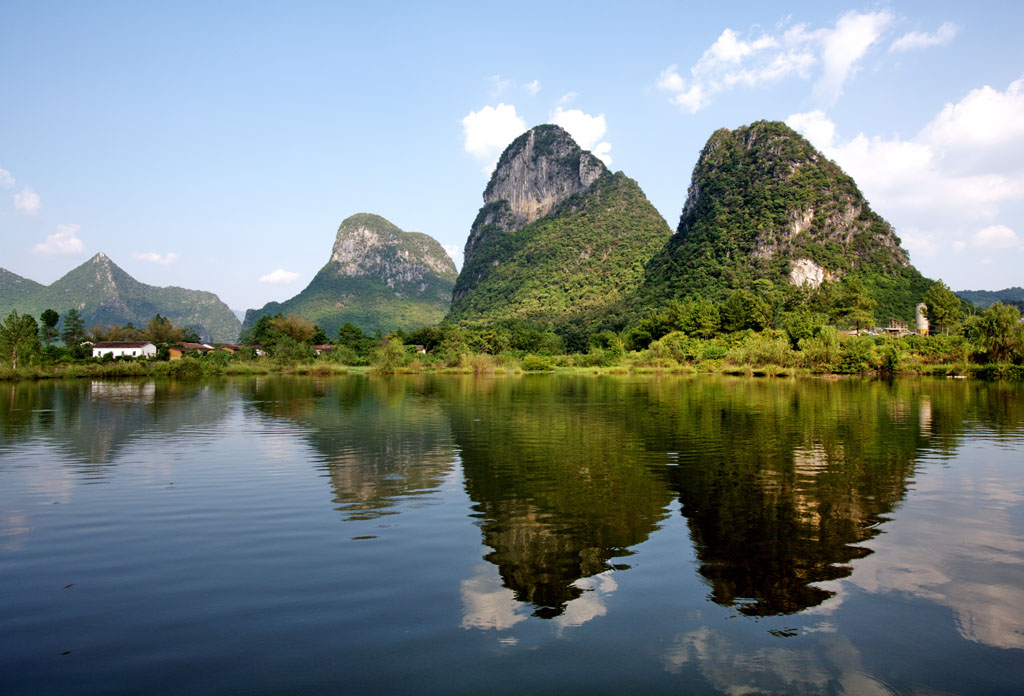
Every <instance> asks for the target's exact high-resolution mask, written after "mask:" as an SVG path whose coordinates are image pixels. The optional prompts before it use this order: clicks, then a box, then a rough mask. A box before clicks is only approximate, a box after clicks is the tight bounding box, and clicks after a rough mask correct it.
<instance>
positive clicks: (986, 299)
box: [956, 287, 1024, 309]
mask: <svg viewBox="0 0 1024 696" xmlns="http://www.w3.org/2000/svg"><path fill="white" fill-rule="evenodd" d="M956 294H957V297H960V298H961V299H964V300H967V301H968V302H970V303H971V304H973V305H975V306H977V307H979V308H981V309H988V308H989V307H991V306H992V305H994V304H995V303H996V302H1002V303H1003V304H1012V305H1016V306H1018V307H1024V288H1019V287H1012V288H1006V289H1005V290H960V291H959V292H957V293H956Z"/></svg>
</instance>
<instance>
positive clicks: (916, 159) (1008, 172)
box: [787, 78, 1024, 282]
mask: <svg viewBox="0 0 1024 696" xmlns="http://www.w3.org/2000/svg"><path fill="white" fill-rule="evenodd" d="M787 123H788V124H789V125H790V126H791V127H793V128H794V129H796V130H798V131H800V132H801V133H803V134H804V135H805V136H806V137H807V138H808V140H810V141H811V143H812V144H814V145H815V146H816V147H817V148H818V149H820V150H821V151H822V152H823V153H824V154H825V155H826V156H827V157H829V158H830V159H832V160H834V161H835V162H836V163H837V164H839V166H841V167H842V168H843V169H844V170H845V171H846V172H847V173H848V174H849V175H850V176H852V177H853V178H854V179H855V180H856V181H857V183H858V185H859V186H860V187H861V188H862V189H863V191H864V194H865V195H866V196H867V198H868V200H869V201H870V202H871V205H872V207H873V208H874V209H875V210H876V211H878V212H879V214H881V215H882V216H883V217H885V218H887V219H888V220H889V221H890V222H892V223H893V224H894V226H895V227H896V230H897V232H898V233H899V234H900V236H901V237H902V238H903V240H904V242H905V243H906V245H907V247H908V248H909V249H910V250H911V251H914V252H915V253H920V254H921V255H923V256H938V255H940V254H941V253H942V252H944V251H947V250H952V251H953V252H956V253H962V252H964V251H967V250H969V249H976V250H980V249H983V248H988V249H995V248H1000V249H1021V248H1022V247H1021V244H1020V240H1019V238H1018V237H1017V235H1016V233H1015V232H1014V231H1013V230H1012V229H1010V228H1009V227H1007V226H1005V225H1001V224H998V222H999V220H998V219H999V217H1000V216H1001V215H1002V214H1004V213H1003V211H1004V208H1005V207H1006V206H1008V205H1011V204H1014V203H1017V202H1020V201H1024V78H1021V79H1019V80H1017V81H1015V82H1013V83H1012V84H1011V85H1010V86H1009V87H1008V88H1007V89H1006V91H999V90H996V89H993V88H992V87H989V86H985V87H981V88H979V89H975V90H972V91H971V92H970V93H969V94H967V95H966V96H965V97H964V98H963V99H962V100H960V101H959V102H957V103H955V104H947V105H945V106H944V107H943V108H942V109H941V110H940V111H939V113H938V114H937V115H936V116H935V118H933V119H932V120H931V121H930V122H929V123H928V124H926V125H925V126H924V128H922V129H921V131H920V132H919V133H918V134H917V135H916V136H914V137H913V138H909V139H902V138H899V137H880V136H868V135H865V134H864V133H859V134H857V135H856V136H854V137H852V138H850V139H843V138H841V137H840V136H839V134H838V131H837V129H836V126H835V124H834V123H833V122H832V121H831V120H830V119H829V117H828V116H827V115H826V114H825V113H824V112H822V111H812V112H808V113H803V114H794V115H793V116H790V118H789V119H788V120H787ZM954 282H955V281H954Z"/></svg>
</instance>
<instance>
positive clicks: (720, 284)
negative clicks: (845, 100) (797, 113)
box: [641, 121, 931, 318]
mask: <svg viewBox="0 0 1024 696" xmlns="http://www.w3.org/2000/svg"><path fill="white" fill-rule="evenodd" d="M847 276H856V277H859V278H861V279H862V280H863V281H864V284H865V286H866V287H867V288H868V291H869V293H870V294H871V295H872V296H873V298H874V299H875V300H876V301H877V302H878V303H879V305H878V308H877V310H876V315H877V316H879V317H888V316H894V317H904V318H910V317H913V315H914V306H915V305H916V304H917V303H918V302H920V301H921V300H922V299H923V297H924V293H925V292H926V291H927V289H928V287H930V285H931V281H929V280H928V279H926V278H924V277H923V276H921V274H920V273H919V272H918V271H917V270H916V269H915V268H914V267H913V266H911V265H910V260H909V257H908V256H907V252H906V251H904V250H903V248H902V247H901V246H900V240H899V238H898V237H897V236H896V234H895V233H894V231H893V229H892V226H891V225H889V223H887V222H886V221H885V220H883V219H882V218H881V217H880V216H879V215H878V214H876V213H875V212H874V211H872V210H871V207H870V206H869V205H868V203H867V201H866V200H865V199H864V197H863V195H862V194H861V192H860V190H859V189H858V188H857V185H856V183H855V182H854V181H853V179H851V178H850V177H849V176H847V175H846V174H845V173H844V172H843V171H842V170H841V169H840V168H839V167H838V166H837V165H836V164H835V163H834V162H831V161H830V160H828V159H827V158H826V157H825V156H824V155H822V154H821V153H820V152H818V151H817V150H815V149H814V147H813V146H812V145H811V144H810V143H809V142H807V140H805V139H804V138H803V137H801V136H800V135H799V134H798V133H796V132H795V131H793V130H792V129H790V128H789V127H788V126H786V125H785V124H783V123H779V122H771V121H758V122H756V123H753V124H751V125H749V126H743V127H740V128H737V129H736V130H732V131H730V130H728V129H721V130H718V131H716V132H715V133H714V134H712V136H711V138H710V139H709V140H708V142H707V145H705V147H704V149H703V151H702V152H701V155H700V158H699V160H698V162H697V165H696V167H695V168H694V171H693V177H692V180H691V184H690V189H689V192H688V196H687V200H686V205H685V207H684V208H683V213H682V216H681V218H680V221H679V227H678V229H677V231H676V234H675V235H674V236H673V237H672V239H671V241H670V242H669V244H668V245H667V246H666V247H665V249H664V250H663V251H662V252H661V253H659V254H658V255H657V256H656V257H655V258H654V259H652V260H651V263H650V264H649V265H648V269H647V280H646V282H645V285H644V288H643V289H642V291H641V297H642V298H643V299H644V300H645V301H647V302H658V301H664V300H666V299H671V298H674V297H680V296H683V295H686V294H701V295H705V296H708V297H712V298H720V297H722V296H723V295H724V294H725V293H726V292H728V291H729V290H732V289H735V288H741V287H749V286H750V284H751V283H752V281H754V280H757V279H760V278H767V279H770V280H772V281H774V282H776V283H786V282H790V283H794V284H800V283H803V282H811V283H812V284H817V283H820V282H821V281H822V280H827V279H841V278H844V277H847Z"/></svg>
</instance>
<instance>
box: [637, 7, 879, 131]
mask: <svg viewBox="0 0 1024 696" xmlns="http://www.w3.org/2000/svg"><path fill="white" fill-rule="evenodd" d="M893 19H894V16H893V14H892V13H891V12H889V11H888V10H881V11H878V12H865V13H860V12H847V13H846V14H844V15H843V16H842V17H840V18H839V20H838V21H837V22H836V24H835V26H834V27H832V28H823V29H815V30H811V29H809V28H808V27H807V25H806V24H796V25H792V26H786V22H784V23H781V24H780V25H779V27H778V28H777V30H776V32H775V33H765V32H760V33H758V34H756V35H754V34H753V31H754V30H753V29H752V30H751V34H750V35H749V37H747V38H744V37H742V36H741V35H740V34H739V33H738V32H737V31H736V30H734V29H729V28H727V29H725V30H723V31H722V33H721V34H720V35H719V37H718V38H717V39H716V40H715V42H714V43H713V44H711V46H710V47H709V48H708V49H707V50H705V51H704V53H703V55H701V57H700V60H698V61H697V62H696V63H695V64H694V65H693V67H691V68H690V70H689V75H686V76H684V74H681V73H680V72H679V67H678V65H670V66H669V67H667V68H665V69H664V70H662V71H661V73H660V74H659V75H658V78H657V80H655V87H657V88H658V89H660V90H662V91H664V92H667V93H669V95H670V96H669V101H670V102H671V103H673V104H675V105H676V106H677V107H679V108H680V110H682V111H684V112H686V113H691V114H692V113H696V112H697V111H700V110H701V109H703V108H704V107H706V106H708V105H709V104H710V103H711V101H712V99H713V97H714V96H715V95H717V94H719V93H721V92H725V91H728V90H732V89H735V88H737V87H764V86H766V85H769V84H772V83H775V82H778V81H780V80H782V79H784V78H787V77H791V76H796V77H799V78H801V79H804V80H810V79H811V78H812V77H816V80H817V81H816V83H815V86H814V95H815V98H816V99H817V100H818V101H819V102H820V103H822V104H823V105H826V106H828V105H831V104H833V103H835V101H836V100H837V99H838V98H839V96H840V95H841V94H842V91H843V86H844V85H845V84H846V82H847V81H848V80H849V79H850V78H851V77H852V76H853V75H854V74H856V72H857V70H858V68H859V66H860V63H861V61H862V60H863V58H864V56H865V55H866V54H867V52H868V50H869V49H870V48H871V47H872V46H874V45H875V44H877V43H878V42H879V40H880V39H881V38H882V36H883V35H884V33H885V31H886V30H887V29H888V28H889V27H890V26H891V24H892V22H893Z"/></svg>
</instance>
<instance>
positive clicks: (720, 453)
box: [647, 380, 934, 615]
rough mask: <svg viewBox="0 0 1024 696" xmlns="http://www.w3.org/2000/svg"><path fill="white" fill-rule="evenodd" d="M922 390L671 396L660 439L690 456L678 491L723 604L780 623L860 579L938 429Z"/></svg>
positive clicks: (767, 386) (713, 385)
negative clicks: (860, 566) (837, 582)
mask: <svg viewBox="0 0 1024 696" xmlns="http://www.w3.org/2000/svg"><path fill="white" fill-rule="evenodd" d="M919 389H920V385H919V384H916V383H903V384H900V385H899V386H890V385H887V384H884V383H881V382H866V381H862V380H848V381H841V382H824V381H820V382H819V381H814V382H799V381H798V382H792V381H785V382H765V381H753V380H722V381H719V380H715V381H706V380H699V381H694V382H691V383H689V384H687V385H685V386H684V387H683V388H681V389H668V390H666V391H665V393H663V394H662V395H661V399H662V400H661V403H660V404H659V408H668V409H670V410H672V411H677V412H678V414H679V415H678V417H676V418H666V419H663V420H666V421H668V420H674V421H675V426H674V427H673V428H671V432H666V433H662V434H660V435H659V438H664V439H662V441H663V442H665V443H666V444H670V446H671V448H672V451H675V452H678V457H677V461H678V466H676V467H673V468H672V469H671V474H670V477H671V482H672V485H673V487H674V488H675V489H676V491H678V495H679V500H680V502H681V503H682V512H683V515H684V516H685V517H686V518H687V520H688V522H689V525H690V534H691V538H692V540H693V543H694V547H695V549H696V554H697V558H698V560H699V561H700V563H701V565H700V568H699V570H700V573H701V575H702V576H704V577H705V578H706V579H707V581H708V582H709V584H710V585H711V599H712V600H713V601H715V602H717V603H719V604H723V605H727V606H736V607H737V608H738V610H739V611H740V612H741V613H744V614H749V615H769V614H789V613H793V612H798V611H801V610H803V609H806V608H808V607H812V606H815V605H817V604H820V603H821V602H822V601H824V600H825V599H826V598H828V597H829V596H831V593H830V592H827V591H826V590H824V589H822V588H820V587H817V586H816V585H815V584H814V583H818V582H822V581H826V580H833V579H837V578H841V577H846V576H847V575H849V574H850V572H851V567H850V565H849V564H850V563H851V561H853V560H854V559H857V558H861V557H863V556H865V555H867V554H869V553H870V550H869V549H867V548H865V547H864V546H862V544H863V542H865V541H867V540H869V539H870V538H871V537H873V536H874V535H875V534H877V533H878V527H879V525H880V524H881V523H882V522H884V521H886V519H887V518H886V517H885V515H886V514H888V513H890V512H891V511H892V510H893V509H894V508H895V507H896V506H897V505H898V504H899V502H900V501H901V500H902V499H903V497H904V495H905V493H906V488H907V482H908V479H909V478H910V477H911V475H912V474H913V469H914V458H915V456H916V453H917V452H918V450H919V449H920V448H921V447H922V446H923V445H924V444H925V443H926V442H927V439H926V438H927V435H928V431H929V429H930V428H931V427H932V426H933V425H934V421H932V422H930V423H928V424H925V423H923V422H921V420H920V419H921V414H922V413H924V411H922V409H921V408H920V407H919V406H920V404H921V403H923V402H922V398H921V394H920V391H919ZM928 403H929V407H930V408H931V407H933V404H931V402H928ZM932 412H934V409H933V410H932ZM647 432H650V430H649V429H648V430H647Z"/></svg>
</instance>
